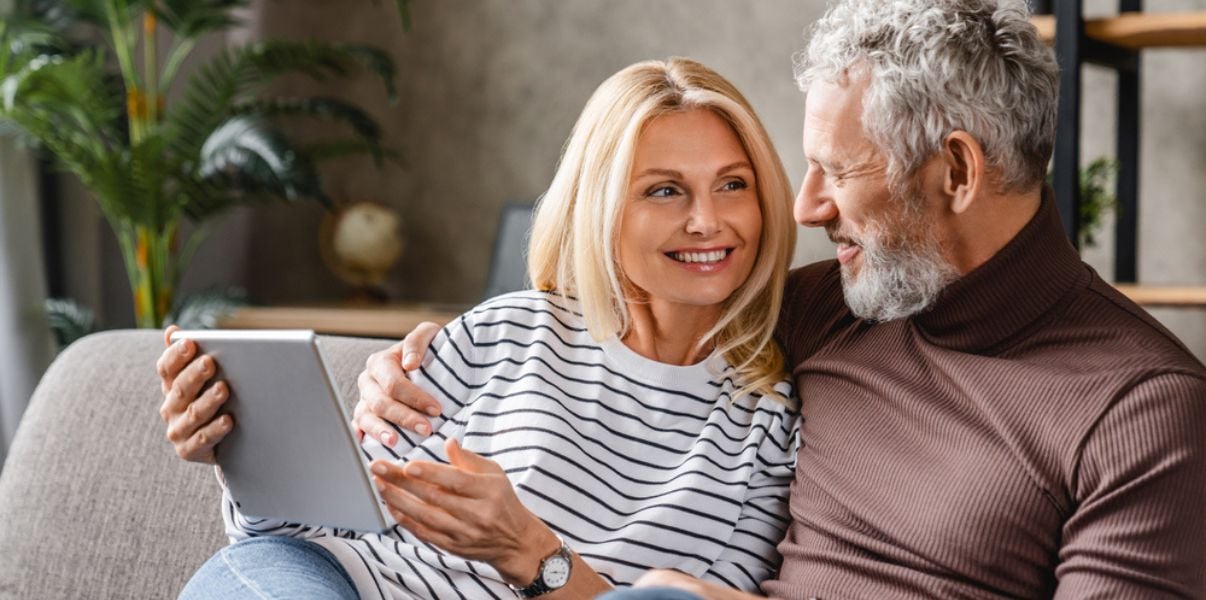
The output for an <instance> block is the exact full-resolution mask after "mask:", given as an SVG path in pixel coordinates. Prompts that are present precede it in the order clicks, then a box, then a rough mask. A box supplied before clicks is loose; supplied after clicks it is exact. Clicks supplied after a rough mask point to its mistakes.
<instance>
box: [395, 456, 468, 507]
mask: <svg viewBox="0 0 1206 600" xmlns="http://www.w3.org/2000/svg"><path fill="white" fill-rule="evenodd" d="M402 473H403V474H404V475H405V477H404V478H400V479H398V480H397V482H398V483H399V484H404V483H405V482H406V480H408V479H409V480H414V481H419V482H422V483H425V484H427V485H429V486H438V487H440V488H443V489H445V490H447V491H448V492H450V493H452V494H456V495H457V496H462V497H465V498H480V497H483V496H484V495H485V493H484V492H485V490H483V489H482V480H481V478H480V477H479V476H476V475H474V474H472V473H466V472H465V471H462V470H460V469H458V468H457V467H455V466H452V465H442V464H439V463H434V462H429V461H425V460H412V461H410V462H408V463H406V465H405V466H403V467H402Z"/></svg>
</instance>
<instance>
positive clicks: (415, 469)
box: [406, 463, 423, 477]
mask: <svg viewBox="0 0 1206 600" xmlns="http://www.w3.org/2000/svg"><path fill="white" fill-rule="evenodd" d="M406 474H407V475H412V476H414V477H419V476H420V475H422V474H423V467H420V466H419V465H416V464H414V463H410V464H409V465H406Z"/></svg>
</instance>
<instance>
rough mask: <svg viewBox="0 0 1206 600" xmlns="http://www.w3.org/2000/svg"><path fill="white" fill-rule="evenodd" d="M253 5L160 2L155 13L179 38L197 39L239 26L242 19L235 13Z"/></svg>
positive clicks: (243, 1) (225, 0)
mask: <svg viewBox="0 0 1206 600" xmlns="http://www.w3.org/2000/svg"><path fill="white" fill-rule="evenodd" d="M249 4H250V2H248V0H160V1H159V2H156V3H155V5H154V8H153V10H154V12H155V16H156V17H157V18H158V19H159V20H160V21H162V22H163V24H164V25H165V26H167V27H168V28H169V29H171V30H172V31H174V32H175V33H176V34H177V35H179V36H181V37H185V38H197V37H200V36H202V35H204V34H206V33H209V32H211V31H219V30H222V29H226V28H227V27H231V26H233V25H237V24H238V23H239V20H238V19H237V18H235V16H234V14H233V13H234V11H235V10H236V9H240V8H243V7H246V6H248V5H249Z"/></svg>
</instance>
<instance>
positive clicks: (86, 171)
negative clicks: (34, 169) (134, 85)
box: [0, 51, 122, 185]
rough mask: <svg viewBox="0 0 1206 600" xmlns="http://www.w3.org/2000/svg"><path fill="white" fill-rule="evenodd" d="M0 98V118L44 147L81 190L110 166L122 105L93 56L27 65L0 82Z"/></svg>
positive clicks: (38, 60)
mask: <svg viewBox="0 0 1206 600" xmlns="http://www.w3.org/2000/svg"><path fill="white" fill-rule="evenodd" d="M0 96H2V98H0V118H3V119H5V120H7V121H10V122H12V123H13V124H15V125H17V126H19V127H20V128H21V129H22V130H23V131H25V132H26V133H27V134H28V135H29V136H30V137H31V138H33V139H36V140H38V141H39V142H41V143H42V144H43V145H45V147H46V148H47V149H48V150H50V151H51V152H53V153H54V154H55V155H56V156H57V157H58V159H59V161H60V163H61V164H62V165H63V166H65V167H67V168H68V169H70V170H71V171H73V172H75V173H77V174H78V175H79V176H80V178H81V180H83V181H84V183H85V184H86V185H93V184H94V183H96V182H97V179H98V177H96V176H95V175H96V174H97V173H99V172H100V171H103V170H107V169H111V168H112V167H113V163H114V159H115V156H116V153H117V152H118V149H119V148H120V147H121V145H122V136H121V135H120V133H119V131H120V130H119V129H118V126H117V124H118V123H119V120H120V118H121V114H122V104H121V100H120V99H119V96H118V95H117V94H116V93H115V90H113V89H112V86H111V80H110V79H109V78H108V77H107V75H106V73H105V67H104V59H103V57H102V56H101V55H100V54H99V53H98V52H95V51H86V52H82V53H80V54H78V55H75V56H53V55H40V56H37V57H35V58H33V59H32V60H28V61H27V62H26V63H25V66H24V68H22V69H20V70H19V71H17V72H15V73H12V74H9V75H8V76H6V77H4V80H3V82H0Z"/></svg>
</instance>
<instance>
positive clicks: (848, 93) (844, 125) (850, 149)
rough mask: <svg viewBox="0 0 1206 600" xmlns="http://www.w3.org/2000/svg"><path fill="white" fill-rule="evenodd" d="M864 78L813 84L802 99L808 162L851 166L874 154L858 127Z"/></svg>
mask: <svg viewBox="0 0 1206 600" xmlns="http://www.w3.org/2000/svg"><path fill="white" fill-rule="evenodd" d="M865 90H866V79H864V78H859V79H857V80H856V79H853V78H851V79H849V80H847V81H846V82H843V83H832V82H827V81H816V82H813V83H812V84H811V85H809V87H808V92H807V96H806V97H805V100H804V139H803V144H804V152H805V155H806V156H807V157H808V158H809V159H810V160H818V161H821V162H828V163H833V162H835V161H836V162H841V163H855V162H866V161H868V160H872V159H873V158H874V157H875V156H876V155H877V154H878V153H877V152H876V151H875V147H874V145H873V144H872V143H871V141H870V140H869V139H868V138H867V136H866V134H865V132H864V130H863V126H862V115H863V112H862V108H863V94H864V92H865Z"/></svg>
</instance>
